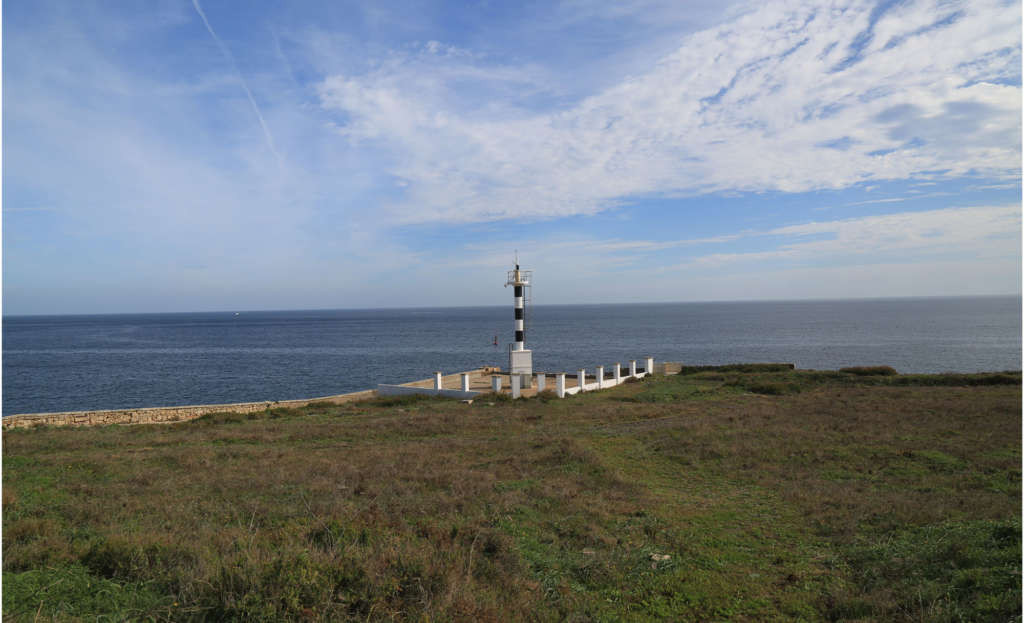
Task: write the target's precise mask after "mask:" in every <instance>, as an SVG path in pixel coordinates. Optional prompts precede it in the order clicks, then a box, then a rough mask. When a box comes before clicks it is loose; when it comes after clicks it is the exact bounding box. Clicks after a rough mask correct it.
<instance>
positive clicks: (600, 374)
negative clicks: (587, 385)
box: [597, 366, 604, 389]
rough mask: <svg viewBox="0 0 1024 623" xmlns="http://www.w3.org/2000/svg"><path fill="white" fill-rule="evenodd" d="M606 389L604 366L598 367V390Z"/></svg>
mask: <svg viewBox="0 0 1024 623" xmlns="http://www.w3.org/2000/svg"><path fill="white" fill-rule="evenodd" d="M602 387H604V366H597V388H598V389H601V388H602Z"/></svg>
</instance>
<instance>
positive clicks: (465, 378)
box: [462, 372, 469, 392]
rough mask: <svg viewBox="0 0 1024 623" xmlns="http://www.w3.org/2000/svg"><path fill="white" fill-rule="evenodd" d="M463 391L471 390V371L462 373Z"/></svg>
mask: <svg viewBox="0 0 1024 623" xmlns="http://www.w3.org/2000/svg"><path fill="white" fill-rule="evenodd" d="M462 391H464V392H468V391H469V373H467V372H463V373H462Z"/></svg>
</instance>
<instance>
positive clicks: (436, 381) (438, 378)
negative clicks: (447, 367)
mask: <svg viewBox="0 0 1024 623" xmlns="http://www.w3.org/2000/svg"><path fill="white" fill-rule="evenodd" d="M434 389H441V373H440V372H435V373H434Z"/></svg>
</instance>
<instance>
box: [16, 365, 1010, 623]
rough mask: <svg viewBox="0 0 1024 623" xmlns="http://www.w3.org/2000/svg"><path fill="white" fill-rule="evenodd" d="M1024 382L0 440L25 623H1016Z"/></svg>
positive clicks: (719, 374) (533, 406) (498, 408)
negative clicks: (146, 622) (147, 622)
mask: <svg viewBox="0 0 1024 623" xmlns="http://www.w3.org/2000/svg"><path fill="white" fill-rule="evenodd" d="M1020 425H1021V377H1020V374H1019V373H999V374H984V375H938V376H928V375H913V376H910V375H906V376H905V375H895V374H893V373H892V372H891V371H888V370H887V369H881V368H878V369H875V368H864V369H853V370H849V371H845V372H814V371H794V370H788V369H786V368H785V367H782V368H771V367H767V368H759V367H757V366H753V367H751V366H745V367H732V368H729V367H723V368H699V369H698V368H687V369H684V370H683V373H682V374H680V375H676V376H670V377H655V378H649V379H645V380H644V381H641V382H631V383H627V384H624V385H621V386H619V387H617V388H614V389H611V390H605V391H602V392H598V393H590V394H584V395H581V396H574V397H570V398H566V399H564V400H558V399H552V398H551V397H550V396H549V395H542V396H540V397H538V398H534V399H530V400H520V401H516V402H512V401H508V400H502V399H501V398H500V397H495V396H493V395H492V396H489V397H487V396H485V397H484V398H482V399H478V400H476V401H475V402H474V403H473V404H472V405H466V404H460V403H457V402H451V401H439V400H434V399H417V398H416V397H407V398H402V399H385V398H380V399H376V400H374V401H369V402H364V403H351V404H346V405H329V404H320V405H316V404H314V405H310V406H309V407H306V408H303V409H298V410H287V411H286V410H274V411H268V412H266V413H262V414H252V415H232V414H215V415H211V416H206V417H204V418H202V419H199V420H195V421H191V422H186V423H181V424H174V425H151V426H134V427H117V426H111V427H103V428H88V429H83V428H77V429H75V428H54V429H37V430H31V431H11V432H6V433H4V437H3V441H4V452H3V613H4V618H5V620H7V619H10V620H21V621H35V620H51V619H52V620H74V619H82V620H85V619H88V620H124V619H131V620H142V619H152V620H223V619H233V620H247V621H248V620H266V621H272V620H303V621H304V620H339V619H342V620H345V619H352V620H361V621H365V620H388V619H399V620H417V621H448V620H474V621H508V620H542V621H548V620H550V621H556V620H557V621H560V620H569V621H589V620H601V621H644V620H652V621H653V620H683V621H687V620H692V621H707V620H738V621H762V620H780V621H781V620H807V621H815V620H851V621H852V620H861V621H999V622H1005V621H1013V620H1017V621H1019V620H1020V617H1021V605H1020V604H1021V573H1020V572H1021V454H1020V452H1021V428H1020Z"/></svg>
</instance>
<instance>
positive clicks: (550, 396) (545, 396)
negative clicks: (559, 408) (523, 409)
mask: <svg viewBox="0 0 1024 623" xmlns="http://www.w3.org/2000/svg"><path fill="white" fill-rule="evenodd" d="M535 398H537V399H538V400H540V401H541V402H551V401H552V400H558V394H556V393H555V392H554V391H553V390H550V389H545V390H544V391H542V392H537V395H536V396H535Z"/></svg>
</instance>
